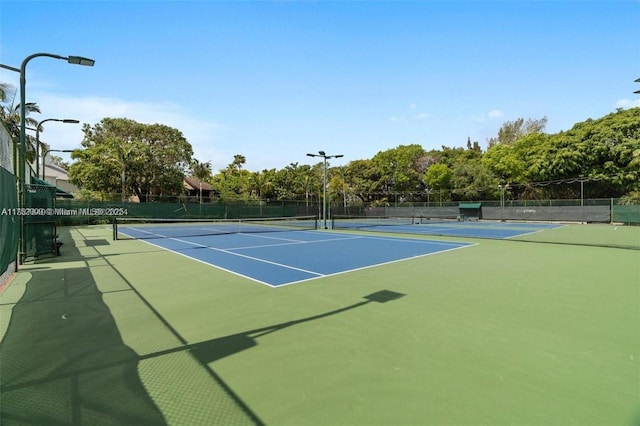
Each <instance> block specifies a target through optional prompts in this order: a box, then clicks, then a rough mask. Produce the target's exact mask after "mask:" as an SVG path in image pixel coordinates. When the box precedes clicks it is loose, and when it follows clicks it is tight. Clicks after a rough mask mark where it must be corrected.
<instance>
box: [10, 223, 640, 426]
mask: <svg viewBox="0 0 640 426" xmlns="http://www.w3.org/2000/svg"><path fill="white" fill-rule="evenodd" d="M329 232H330V231H329ZM378 235H379V234H378ZM61 237H62V239H63V240H64V241H65V243H66V244H65V245H64V246H63V248H62V254H63V255H62V256H60V257H57V258H51V259H43V260H41V261H38V262H36V263H34V264H29V265H25V266H24V267H23V268H22V269H21V270H20V272H19V273H18V274H17V275H16V276H15V277H14V279H13V280H12V282H11V283H10V284H9V286H8V287H7V288H6V289H5V290H4V292H3V293H2V295H1V296H0V308H1V309H0V320H1V324H0V325H1V327H0V331H1V333H2V338H3V340H2V347H1V358H0V366H1V369H0V377H1V383H2V395H1V397H2V400H1V403H2V404H1V407H0V410H1V411H0V421H1V423H2V425H11V424H43V425H52V424H86V425H94V424H105V425H109V424H113V425H123V424H131V425H134V424H135V425H137V424H172V425H213V424H220V425H236V424H238V425H240V424H267V425H339V424H342V425H581V426H582V425H637V424H640V412H639V411H638V407H639V402H640V400H639V395H640V362H639V360H640V333H639V332H638V330H640V252H638V251H635V250H621V249H613V248H598V247H584V246H569V245H557V244H538V243H521V242H508V241H490V240H482V241H479V242H478V244H477V245H475V246H473V247H469V248H466V249H464V250H455V251H450V252H446V253H441V254H437V255H433V256H426V257H422V258H418V259H412V260H407V261H404V262H398V263H393V264H388V265H384V266H379V267H374V268H369V269H364V270H360V271H355V272H351V273H347V274H342V275H337V276H333V277H328V278H325V279H320V280H314V281H310V282H307V283H300V284H297V285H292V286H285V287H282V288H269V287H266V286H263V285H259V284H256V283H254V282H252V281H249V280H246V279H244V278H242V277H239V276H237V275H233V274H230V273H226V272H224V271H221V270H218V269H216V268H213V267H211V266H208V265H205V264H202V263H199V262H195V261H190V260H187V259H185V258H184V257H182V256H179V255H176V254H173V253H169V252H167V251H164V250H161V249H159V248H156V247H154V246H152V245H149V244H146V243H143V242H139V241H115V242H114V241H111V234H110V230H109V229H108V228H107V227H100V226H96V227H78V228H70V229H62V231H61ZM327 261H328V262H330V261H331V259H327Z"/></svg>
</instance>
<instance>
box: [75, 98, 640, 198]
mask: <svg viewBox="0 0 640 426" xmlns="http://www.w3.org/2000/svg"><path fill="white" fill-rule="evenodd" d="M546 122H547V119H546V117H545V118H542V119H537V120H533V119H528V120H524V119H522V118H520V119H517V120H515V121H510V122H506V123H504V124H503V125H502V127H501V128H500V130H499V132H498V135H497V136H496V137H495V138H492V139H490V140H488V141H487V142H488V143H487V145H488V146H487V149H486V150H485V151H483V150H482V149H481V147H480V144H479V143H478V142H477V141H474V142H472V141H471V139H468V140H467V144H466V147H448V146H442V147H441V149H435V150H428V151H427V150H425V149H424V148H422V146H420V145H419V144H411V145H400V146H397V147H395V148H391V149H388V150H385V151H381V152H378V153H377V154H376V155H375V156H373V158H370V159H358V160H352V161H350V162H349V163H348V164H347V165H345V166H342V167H332V166H331V165H330V164H329V166H328V169H327V182H328V186H327V194H328V196H329V197H330V201H332V202H345V203H350V204H354V203H367V204H382V203H389V202H394V201H395V202H397V201H403V202H404V201H427V200H429V199H431V200H440V201H466V200H469V201H470V200H491V199H499V198H500V196H501V195H505V196H507V197H508V198H510V199H565V198H567V199H568V198H574V199H575V198H579V197H580V193H579V191H580V190H581V188H582V190H583V191H584V194H583V195H584V197H585V198H620V197H627V198H631V199H633V198H640V184H639V182H640V108H631V109H626V110H623V109H620V110H618V111H616V112H614V113H611V114H608V115H606V116H604V117H601V118H599V119H595V120H593V119H589V120H586V121H584V122H581V123H577V124H576V125H574V126H573V127H572V128H571V129H570V130H567V131H562V132H559V133H555V134H549V133H545V132H544V129H545V126H546ZM84 132H85V138H84V140H83V142H82V146H83V149H80V150H77V151H75V152H74V153H73V159H74V160H75V162H74V163H73V164H72V165H71V167H70V168H69V172H70V176H71V179H72V182H73V183H75V184H76V185H78V186H79V187H81V188H83V189H85V190H89V191H92V192H94V193H98V194H111V193H123V192H124V193H125V194H135V195H137V196H138V197H139V199H140V200H141V201H145V200H146V199H147V197H149V196H152V197H153V198H154V199H158V198H162V197H163V196H164V197H171V196H175V195H178V194H179V193H181V192H182V191H183V183H182V179H183V178H184V177H185V176H187V175H189V176H193V177H196V178H198V179H200V180H202V181H203V182H206V183H209V184H210V185H211V186H212V188H213V190H214V199H213V201H218V202H225V203H229V202H250V201H257V200H260V201H274V200H287V201H289V200H296V201H304V202H308V203H311V202H317V201H319V200H321V197H322V194H323V191H322V185H323V181H324V177H323V173H324V164H323V162H318V163H316V164H299V163H297V162H296V163H291V164H289V165H287V166H286V167H284V168H282V169H279V170H277V169H265V170H262V171H258V172H252V171H248V170H246V169H244V164H245V163H246V157H245V156H244V155H241V154H237V155H235V156H234V158H233V160H232V161H231V163H229V165H228V166H227V167H225V168H224V169H221V170H218V171H216V172H213V171H212V170H211V165H210V164H209V163H201V162H199V161H197V160H195V159H193V158H192V156H193V153H192V149H191V146H190V144H189V143H188V142H187V141H186V139H185V138H184V137H183V136H182V134H181V133H180V132H179V131H178V130H176V129H171V128H169V127H167V126H163V125H158V124H155V125H147V124H140V123H136V122H135V121H132V120H127V119H113V118H106V119H104V120H102V122H101V123H98V124H96V125H95V126H88V125H85V127H84ZM577 183H582V184H584V183H587V184H586V185H578V184H577Z"/></svg>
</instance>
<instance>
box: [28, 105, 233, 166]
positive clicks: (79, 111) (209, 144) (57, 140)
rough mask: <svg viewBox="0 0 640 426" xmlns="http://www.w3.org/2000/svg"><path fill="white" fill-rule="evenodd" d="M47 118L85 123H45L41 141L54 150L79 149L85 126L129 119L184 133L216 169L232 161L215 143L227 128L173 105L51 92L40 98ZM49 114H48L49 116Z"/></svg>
mask: <svg viewBox="0 0 640 426" xmlns="http://www.w3.org/2000/svg"><path fill="white" fill-rule="evenodd" d="M37 99H38V104H39V105H40V107H41V109H42V111H43V114H40V115H41V116H42V117H34V118H36V119H42V120H44V119H45V118H71V119H77V120H79V121H80V123H81V124H75V125H74V124H62V123H56V122H49V123H45V125H44V127H45V129H44V131H43V132H41V133H40V139H41V141H43V142H46V143H48V144H49V145H50V146H51V148H52V149H75V148H79V147H80V143H81V142H82V139H83V137H84V133H83V132H82V124H84V123H87V124H89V125H91V126H93V125H94V124H97V123H99V122H100V121H101V120H102V119H103V118H106V117H111V118H128V119H131V120H135V121H137V122H140V123H146V124H155V123H160V124H164V125H166V126H170V127H173V128H176V129H178V130H180V131H181V132H182V133H183V135H184V136H185V138H186V139H187V141H188V142H189V143H190V144H191V146H192V147H193V150H194V157H195V158H197V159H198V160H199V161H202V162H206V161H211V163H212V167H213V168H214V170H215V169H216V168H222V167H224V166H226V164H227V163H228V162H229V154H228V153H226V152H224V150H221V149H218V148H216V146H215V145H214V142H216V140H217V139H218V138H219V137H220V136H221V133H223V132H225V131H226V130H227V129H226V128H225V127H224V126H222V125H220V124H217V123H215V122H212V121H210V120H208V119H207V120H204V119H202V118H199V117H197V116H195V115H193V114H191V113H190V112H189V111H186V110H184V109H183V108H182V107H180V106H179V105H176V104H173V103H171V102H142V101H127V100H123V99H116V98H101V97H78V98H74V97H70V96H67V95H57V94H51V93H45V94H43V93H40V94H38V95H37ZM45 111H46V113H45Z"/></svg>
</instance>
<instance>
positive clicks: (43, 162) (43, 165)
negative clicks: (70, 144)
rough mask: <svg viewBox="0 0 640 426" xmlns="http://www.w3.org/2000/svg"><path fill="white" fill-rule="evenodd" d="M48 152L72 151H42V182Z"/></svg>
mask: <svg viewBox="0 0 640 426" xmlns="http://www.w3.org/2000/svg"><path fill="white" fill-rule="evenodd" d="M50 152H73V150H72V149H47V150H45V151H44V153H43V154H42V180H44V178H45V175H44V173H45V171H44V170H45V167H46V159H47V154H48V153H50Z"/></svg>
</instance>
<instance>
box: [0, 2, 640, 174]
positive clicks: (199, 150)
mask: <svg viewBox="0 0 640 426" xmlns="http://www.w3.org/2000/svg"><path fill="white" fill-rule="evenodd" d="M639 22H640V1H638V0H624V1H608V0H607V1H549V2H543V1H532V2H527V1H492V2H485V1H332V2H329V1H315V2H314V1H273V2H272V1H235V2H232V1H227V2H223V1H122V2H115V1H81V2H75V1H41V2H35V1H28V0H27V1H24V0H21V1H15V0H2V2H1V3H0V63H2V64H5V65H10V66H14V67H20V64H21V63H22V61H23V59H24V58H26V57H27V56H29V55H31V54H33V53H37V52H47V53H55V54H59V55H79V56H86V57H90V58H93V59H95V60H96V64H95V67H93V68H87V67H79V66H72V65H68V64H67V63H66V62H64V61H57V60H54V59H49V58H36V59H34V60H32V61H30V62H29V64H28V66H27V76H26V79H27V100H28V101H30V102H36V103H38V104H39V105H40V107H41V109H42V114H40V115H36V116H34V118H36V119H42V120H43V119H45V118H75V119H78V120H80V121H81V122H82V123H89V124H91V125H93V124H95V123H98V122H99V121H100V120H101V119H102V118H104V117H126V118H130V119H134V120H136V121H139V122H143V123H162V124H166V125H169V126H171V127H175V128H177V129H179V130H180V131H182V132H183V134H184V135H185V137H186V138H187V139H188V141H189V142H190V143H191V144H192V145H193V148H194V152H195V157H196V158H197V159H198V160H200V161H202V162H206V161H211V164H212V167H213V169H214V171H217V170H218V169H220V168H224V167H225V166H226V165H227V164H229V163H231V161H232V160H233V155H234V154H242V155H244V156H245V157H246V159H247V163H246V165H245V168H246V169H248V170H251V171H259V170H262V169H265V168H276V169H280V168H283V167H285V166H286V165H288V164H290V163H299V164H311V163H313V162H315V161H314V160H313V159H311V158H309V157H306V156H305V154H306V153H307V152H317V151H318V150H324V151H326V152H327V153H328V154H344V158H342V159H338V160H332V162H331V164H332V165H342V164H347V163H348V162H349V161H352V160H358V159H366V158H371V157H373V156H374V155H375V154H376V153H377V152H379V151H384V150H387V149H390V148H394V147H396V146H398V145H406V144H413V143H417V144H420V145H422V146H423V147H424V148H425V149H433V148H436V149H439V148H440V147H441V146H442V145H447V146H465V145H466V141H467V138H471V140H472V141H478V142H479V143H480V145H481V146H482V147H483V149H484V148H486V140H487V139H488V138H491V137H494V136H496V135H497V132H498V129H499V128H500V126H501V125H502V124H503V123H504V122H506V121H511V120H515V119H517V118H519V117H523V118H525V119H526V118H533V119H539V118H542V117H544V116H546V117H547V118H548V125H547V131H548V132H549V133H555V132H558V131H561V130H567V129H569V128H571V127H572V126H573V124H575V123H576V122H579V121H584V120H586V119H588V118H598V117H601V116H603V115H606V114H608V113H610V112H613V111H615V110H616V108H629V107H632V106H640V101H639V99H640V97H639V96H638V95H635V94H633V91H635V90H638V89H640V84H638V83H634V80H635V79H636V78H638V77H640V25H639V24H638V23H639ZM18 77H19V76H18V74H16V73H12V72H10V71H6V70H0V81H2V82H5V83H11V84H14V85H15V86H16V87H17V86H18V84H19V78H18ZM82 137H83V133H82V131H81V128H80V126H79V125H68V124H59V123H46V124H45V131H44V132H43V133H42V134H41V139H42V140H43V141H45V142H47V143H49V144H50V145H51V146H52V148H54V149H73V148H77V147H79V146H80V142H81V140H82ZM65 155H66V154H64V155H63V156H65ZM67 158H68V157H67Z"/></svg>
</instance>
